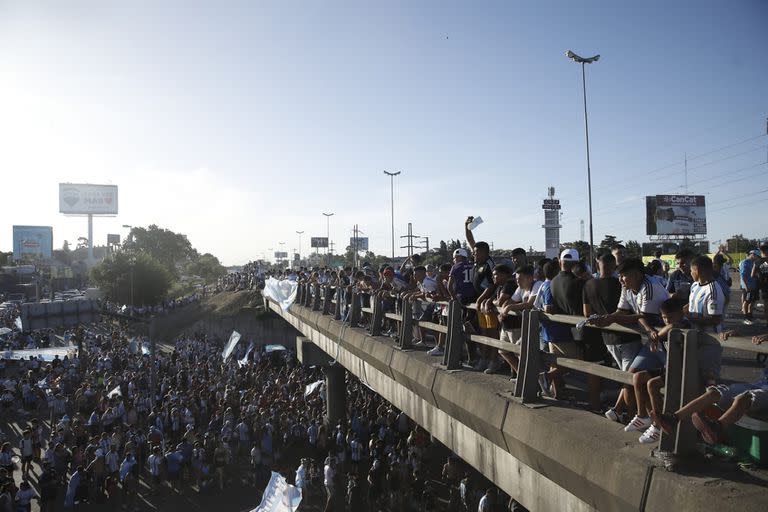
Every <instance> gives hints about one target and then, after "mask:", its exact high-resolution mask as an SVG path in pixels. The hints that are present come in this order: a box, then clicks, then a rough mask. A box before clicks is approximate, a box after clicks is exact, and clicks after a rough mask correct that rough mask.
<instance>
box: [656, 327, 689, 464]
mask: <svg viewBox="0 0 768 512" xmlns="http://www.w3.org/2000/svg"><path fill="white" fill-rule="evenodd" d="M684 344H685V335H684V334H683V332H682V331H681V330H680V329H673V330H672V331H670V333H669V335H668V336H667V373H666V377H665V379H664V388H665V391H664V414H672V413H674V412H675V411H677V410H678V409H679V408H680V405H681V404H680V397H681V392H682V390H683V357H684ZM679 429H680V425H678V426H677V428H676V431H675V433H674V434H672V435H667V434H665V433H664V432H662V433H661V441H660V443H659V449H660V450H661V451H662V452H670V453H672V452H674V451H675V448H676V446H677V437H678V434H679V432H678V431H679Z"/></svg>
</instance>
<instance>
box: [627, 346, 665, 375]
mask: <svg viewBox="0 0 768 512" xmlns="http://www.w3.org/2000/svg"><path fill="white" fill-rule="evenodd" d="M666 364H667V352H666V351H665V350H664V349H663V348H662V347H661V345H659V349H658V350H656V351H655V352H654V351H652V350H651V347H650V346H649V345H643V346H642V348H641V349H640V351H639V352H638V353H637V356H635V360H634V361H632V364H631V365H630V366H629V369H630V370H636V371H642V370H660V369H662V368H664V367H665V366H666Z"/></svg>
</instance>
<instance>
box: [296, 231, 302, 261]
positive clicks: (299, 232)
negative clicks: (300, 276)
mask: <svg viewBox="0 0 768 512" xmlns="http://www.w3.org/2000/svg"><path fill="white" fill-rule="evenodd" d="M296 234H297V235H299V262H301V235H303V234H304V232H303V231H297V232H296ZM299 265H301V263H299Z"/></svg>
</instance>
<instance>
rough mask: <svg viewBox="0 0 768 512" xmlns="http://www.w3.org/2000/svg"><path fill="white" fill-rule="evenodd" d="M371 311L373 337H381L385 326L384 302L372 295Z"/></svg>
mask: <svg viewBox="0 0 768 512" xmlns="http://www.w3.org/2000/svg"><path fill="white" fill-rule="evenodd" d="M371 310H373V314H372V315H371V336H381V329H382V327H383V326H384V302H383V301H382V300H381V299H380V298H379V297H376V296H374V295H371Z"/></svg>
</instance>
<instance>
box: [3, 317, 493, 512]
mask: <svg viewBox="0 0 768 512" xmlns="http://www.w3.org/2000/svg"><path fill="white" fill-rule="evenodd" d="M68 334H69V335H70V339H71V341H72V342H73V344H75V345H80V346H81V347H82V350H81V352H80V353H71V354H68V355H66V356H64V357H58V356H56V357H55V358H54V359H53V360H52V361H49V362H43V361H37V360H33V361H20V362H17V363H16V364H14V365H9V366H8V367H7V368H3V369H2V376H1V378H2V380H0V385H1V386H2V395H1V396H0V403H2V420H3V424H4V426H5V427H4V428H5V429H6V431H7V432H8V435H5V439H4V442H3V444H2V447H0V512H10V511H16V510H19V511H22V510H30V503H31V502H32V501H33V500H37V501H38V502H39V506H40V509H41V510H42V511H47V510H54V509H56V510H58V509H60V508H61V505H62V504H63V506H64V508H65V509H66V510H70V509H73V508H76V507H78V506H80V505H81V504H83V503H104V504H108V505H110V506H114V507H117V506H119V507H121V508H124V509H127V510H136V509H139V508H141V501H142V500H159V501H160V502H162V500H163V499H165V498H167V497H169V496H172V495H176V494H179V493H212V494H219V495H221V496H222V497H224V498H223V499H225V497H226V495H227V489H228V488H229V487H230V486H231V484H232V483H233V482H238V483H240V484H242V485H247V486H252V487H251V488H253V487H255V488H256V489H263V488H264V486H265V485H266V483H267V482H268V480H269V477H270V471H272V470H275V471H281V472H283V473H285V474H288V475H289V476H290V480H291V481H292V482H293V483H295V484H296V485H297V486H299V487H300V488H301V489H302V490H303V492H304V497H305V498H304V499H305V500H306V502H307V503H308V504H312V503H315V504H319V506H321V507H322V506H325V507H326V510H350V511H356V510H398V511H400V510H414V511H416V510H418V511H427V510H440V509H444V507H439V506H438V504H439V503H443V505H444V506H448V505H446V504H448V503H450V507H451V508H449V510H472V511H473V512H474V510H478V508H477V507H478V503H479V502H480V501H483V500H484V501H483V503H484V504H486V503H487V504H490V503H491V502H493V503H494V504H495V505H494V506H498V507H501V506H502V501H503V500H502V495H501V493H500V492H499V491H498V490H496V489H493V490H492V491H489V492H488V493H487V494H488V496H487V497H486V496H485V495H484V493H485V492H486V490H487V489H491V488H493V486H492V485H490V483H488V482H487V481H485V480H484V479H482V478H481V477H480V476H479V475H477V474H476V473H474V472H473V471H471V470H470V469H469V468H466V467H464V466H463V465H462V464H461V463H460V462H459V461H458V459H457V458H455V457H453V456H452V457H450V461H449V462H447V463H446V467H445V468H442V469H443V470H442V471H441V467H440V465H439V462H440V461H439V460H437V457H440V456H445V455H446V453H445V449H444V448H442V449H440V448H439V447H438V446H437V445H436V444H435V443H433V442H432V440H431V439H430V436H429V434H428V433H426V432H425V431H423V430H422V429H420V428H419V427H418V426H417V425H415V424H414V423H413V422H412V421H411V420H410V419H409V418H407V417H406V416H405V414H403V413H402V412H401V411H398V410H397V409H395V408H394V407H393V406H392V405H390V404H388V403H387V402H385V401H384V400H383V399H382V398H381V397H380V396H378V395H376V394H375V393H374V392H373V391H372V390H370V389H369V388H368V387H366V386H365V385H364V383H362V382H360V381H358V380H356V379H355V378H353V377H352V376H351V375H348V376H347V384H346V391H347V393H346V394H347V398H346V405H347V407H346V414H345V416H344V417H343V418H342V419H340V420H339V421H337V422H335V423H329V422H328V421H327V419H328V418H327V415H326V404H325V391H324V389H323V386H317V385H315V386H313V387H312V391H308V388H307V387H308V386H309V385H311V384H313V383H318V381H321V380H322V379H323V372H322V370H321V369H319V368H314V367H313V368H309V367H304V366H302V365H300V364H299V363H298V361H297V360H296V359H295V356H294V354H293V353H292V352H290V351H275V352H266V351H264V350H263V347H262V349H258V348H257V349H254V346H255V344H254V343H245V342H242V343H240V344H239V345H238V347H237V348H236V349H235V351H234V352H233V354H232V356H231V357H229V358H228V359H227V360H223V358H222V345H223V343H222V340H211V339H208V338H207V337H206V335H204V334H202V333H199V334H194V335H185V336H182V337H180V338H178V339H177V340H176V341H175V344H174V345H173V347H172V349H171V347H168V348H169V350H158V351H157V353H155V354H147V353H146V352H141V351H135V350H131V348H130V347H131V343H130V340H129V337H130V335H129V333H128V331H127V326H126V325H124V324H123V325H121V324H120V323H119V322H118V321H116V320H110V321H108V322H104V323H100V324H94V325H91V326H89V327H88V328H85V327H82V326H81V327H79V328H78V329H76V330H75V331H74V332H69V333H68ZM11 431H18V435H19V439H17V440H15V441H14V440H13V439H12V434H13V432H11ZM441 494H442V495H444V498H442V501H441V500H440V499H438V498H439V497H440V496H441ZM504 505H506V503H504ZM462 507H463V508H462ZM484 507H485V505H484ZM480 510H483V511H485V510H505V509H504V508H494V509H490V508H482V509H480Z"/></svg>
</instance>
